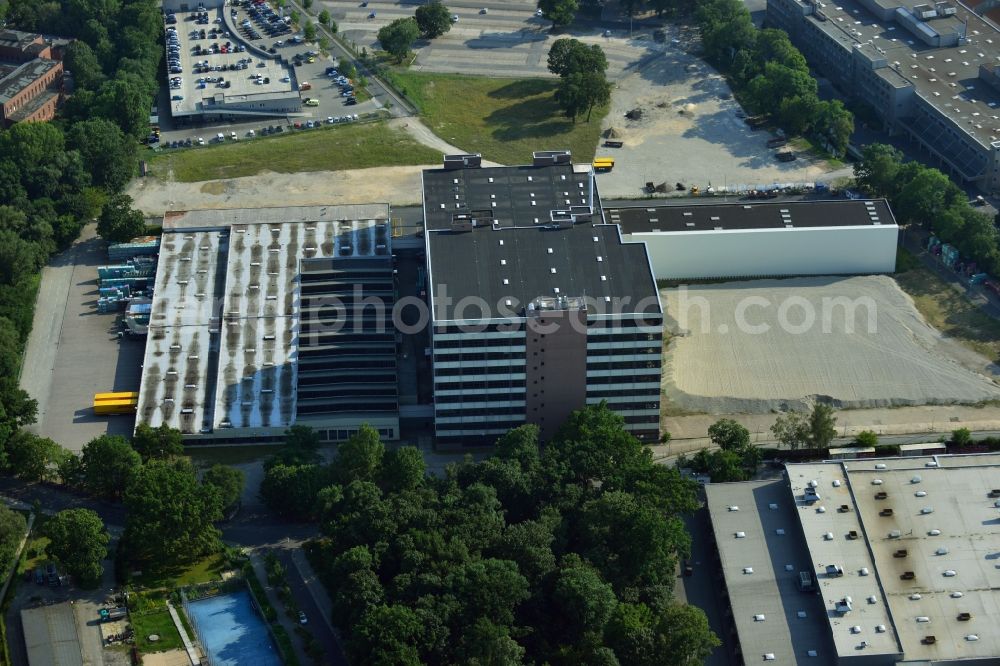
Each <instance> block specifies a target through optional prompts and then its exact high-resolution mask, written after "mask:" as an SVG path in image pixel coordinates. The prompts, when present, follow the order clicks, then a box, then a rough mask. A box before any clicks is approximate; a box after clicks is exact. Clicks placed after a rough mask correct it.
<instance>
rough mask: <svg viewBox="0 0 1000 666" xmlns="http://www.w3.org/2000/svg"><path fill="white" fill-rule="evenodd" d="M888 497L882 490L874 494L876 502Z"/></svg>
mask: <svg viewBox="0 0 1000 666" xmlns="http://www.w3.org/2000/svg"><path fill="white" fill-rule="evenodd" d="M888 497H889V493H887V492H885V491H884V490H880V491H878V492H877V493H875V499H877V500H884V499H888Z"/></svg>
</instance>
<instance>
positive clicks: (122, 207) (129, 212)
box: [97, 194, 146, 243]
mask: <svg viewBox="0 0 1000 666" xmlns="http://www.w3.org/2000/svg"><path fill="white" fill-rule="evenodd" d="M132 203H133V202H132V197H130V196H129V195H127V194H113V195H112V196H111V197H110V198H109V199H108V202H107V203H106V204H105V205H104V210H102V211H101V217H100V218H99V219H98V220H97V233H98V234H100V236H101V237H102V238H104V239H106V240H108V241H110V242H112V243H124V242H125V241H128V240H131V239H132V238H135V237H136V236H141V235H142V234H143V233H145V231H146V220H145V219H144V218H143V216H142V213H141V212H139V211H137V210H136V209H134V208H132Z"/></svg>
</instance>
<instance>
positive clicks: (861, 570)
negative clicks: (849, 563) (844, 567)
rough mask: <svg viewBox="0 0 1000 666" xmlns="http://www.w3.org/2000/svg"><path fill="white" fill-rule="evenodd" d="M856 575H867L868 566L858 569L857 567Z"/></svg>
mask: <svg viewBox="0 0 1000 666" xmlns="http://www.w3.org/2000/svg"><path fill="white" fill-rule="evenodd" d="M858 575H859V576H867V575H868V567H861V568H860V569H858Z"/></svg>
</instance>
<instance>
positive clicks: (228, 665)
mask: <svg viewBox="0 0 1000 666" xmlns="http://www.w3.org/2000/svg"><path fill="white" fill-rule="evenodd" d="M187 613H188V616H189V617H190V618H191V621H192V622H193V623H194V627H195V631H197V632H198V638H199V639H200V640H201V644H202V646H204V648H205V651H206V652H207V653H208V659H209V663H210V664H212V666H281V659H279V658H278V650H277V648H276V647H275V645H274V642H273V641H272V640H271V635H270V634H269V633H268V632H267V625H266V624H264V620H263V619H261V617H260V615H259V614H258V613H257V611H255V610H254V607H253V600H252V599H251V598H250V593H249V592H247V591H246V590H242V591H240V592H233V593H231V594H223V595H220V596H217V597H209V598H208V599H201V600H199V601H192V602H191V603H189V604H188V605H187Z"/></svg>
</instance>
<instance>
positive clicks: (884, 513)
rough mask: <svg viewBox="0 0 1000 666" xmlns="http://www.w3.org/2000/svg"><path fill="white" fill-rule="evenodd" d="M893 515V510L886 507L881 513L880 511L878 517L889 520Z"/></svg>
mask: <svg viewBox="0 0 1000 666" xmlns="http://www.w3.org/2000/svg"><path fill="white" fill-rule="evenodd" d="M892 513H893V511H892V509H891V508H890V507H886V508H884V509H882V510H881V511H879V512H878V515H880V516H882V517H883V518H888V517H890V516H892Z"/></svg>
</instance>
